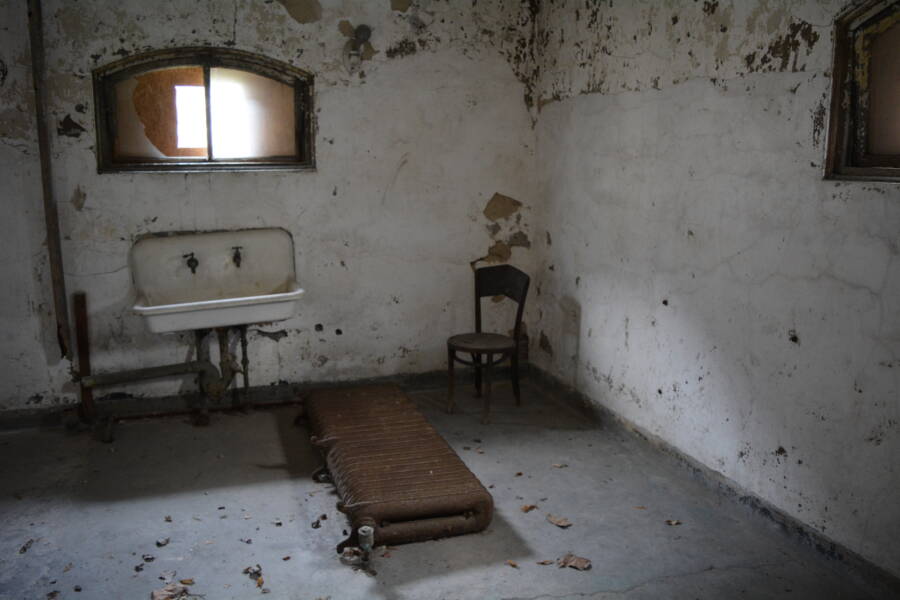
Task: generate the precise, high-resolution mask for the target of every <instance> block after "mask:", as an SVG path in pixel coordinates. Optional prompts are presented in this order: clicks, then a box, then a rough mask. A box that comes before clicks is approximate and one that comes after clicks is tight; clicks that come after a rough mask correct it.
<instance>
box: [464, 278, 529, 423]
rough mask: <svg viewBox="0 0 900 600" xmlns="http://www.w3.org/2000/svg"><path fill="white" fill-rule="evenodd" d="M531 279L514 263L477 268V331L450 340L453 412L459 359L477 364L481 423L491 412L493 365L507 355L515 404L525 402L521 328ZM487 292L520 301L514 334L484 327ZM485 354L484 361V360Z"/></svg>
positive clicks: (475, 366)
mask: <svg viewBox="0 0 900 600" xmlns="http://www.w3.org/2000/svg"><path fill="white" fill-rule="evenodd" d="M530 282H531V278H530V277H529V276H528V275H526V274H525V273H523V272H522V271H520V270H519V269H517V268H515V267H513V266H511V265H500V266H497V267H483V268H481V269H476V270H475V332H474V333H463V334H460V335H454V336H453V337H451V338H450V339H448V340H447V374H448V376H449V383H448V390H447V396H448V400H447V412H449V413H452V412H453V393H454V380H453V365H454V363H457V362H458V363H462V364H464V365H469V366H471V367H474V368H475V395H476V396H483V397H484V413H483V415H482V418H481V422H482V423H487V422H488V421H489V420H490V416H491V368H492V367H494V366H496V365H498V364H499V363H501V362H503V361H504V360H506V359H507V358H509V359H510V367H511V371H512V386H513V394H514V395H515V397H516V405H519V404H521V403H522V397H521V394H520V391H519V330H520V327H521V325H522V312H523V310H524V309H525V296H527V295H528V284H529V283H530ZM485 296H506V297H507V298H509V299H510V300H512V301H513V302H516V303H517V304H518V307H517V309H516V322H515V326H514V327H513V336H512V337H509V336H508V335H502V334H499V333H483V332H482V331H481V299H482V298H484V297H485ZM457 352H461V353H465V354H469V355H470V356H471V358H472V360H471V361H467V360H464V359H462V358H460V357H458V356H457V355H456V353H457ZM495 356H496V358H495ZM482 357H483V358H484V362H482ZM482 388H483V390H482ZM482 391H483V393H482Z"/></svg>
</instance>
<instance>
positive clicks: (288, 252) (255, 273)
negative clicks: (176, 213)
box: [129, 228, 296, 305]
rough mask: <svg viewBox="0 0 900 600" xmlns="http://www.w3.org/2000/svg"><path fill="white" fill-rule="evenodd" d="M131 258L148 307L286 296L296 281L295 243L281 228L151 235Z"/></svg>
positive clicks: (139, 243) (138, 288)
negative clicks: (262, 295) (264, 295)
mask: <svg viewBox="0 0 900 600" xmlns="http://www.w3.org/2000/svg"><path fill="white" fill-rule="evenodd" d="M236 252H238V253H239V254H238V255H236ZM129 258H130V260H129V263H130V267H131V275H132V280H133V281H134V286H135V290H136V291H137V295H138V297H141V298H144V300H145V302H146V303H147V304H149V305H159V304H175V303H181V302H197V301H201V300H217V299H223V298H234V297H243V296H258V295H261V294H272V293H279V292H285V291H287V290H288V288H289V287H290V285H291V284H292V283H293V282H294V280H295V279H296V274H295V270H294V243H293V239H292V238H291V235H290V234H289V233H288V232H287V231H285V230H284V229H280V228H266V229H241V230H235V231H210V232H189V233H187V232H185V233H182V232H173V233H164V234H152V235H149V236H146V237H143V238H141V239H140V240H138V241H137V242H135V244H134V246H132V248H131V255H130V257H129ZM191 258H193V259H194V260H193V261H191ZM189 261H190V262H189ZM194 261H196V262H194ZM191 267H193V268H194V269H193V271H192V268H191Z"/></svg>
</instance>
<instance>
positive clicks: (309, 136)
mask: <svg viewBox="0 0 900 600" xmlns="http://www.w3.org/2000/svg"><path fill="white" fill-rule="evenodd" d="M180 66H198V67H201V68H202V69H203V82H204V88H205V94H206V107H207V111H206V113H207V114H206V127H207V147H208V148H209V150H210V155H212V153H213V152H214V149H213V147H212V129H211V126H210V125H211V123H210V121H211V118H212V117H211V112H212V111H210V110H209V93H210V92H209V90H210V85H209V71H210V69H211V68H216V67H224V68H228V69H236V70H240V71H246V72H249V73H253V74H256V75H262V76H264V77H268V78H271V79H274V80H276V81H279V82H281V83H284V84H286V85H290V86H291V87H292V88H293V90H294V123H295V128H296V129H295V140H296V144H297V148H296V150H297V154H296V157H291V158H290V159H277V158H273V157H264V158H246V159H234V158H228V159H215V158H207V159H205V160H197V159H194V160H189V161H188V160H179V159H178V157H173V158H168V159H152V160H129V161H122V160H119V161H116V160H115V158H114V156H113V146H114V140H115V134H116V129H115V127H116V113H115V111H116V102H115V88H116V84H117V83H118V82H119V81H122V80H123V79H127V78H129V77H132V76H134V75H136V74H139V73H142V72H146V71H151V70H154V69H164V68H169V67H180ZM93 83H94V116H95V123H96V133H97V150H96V154H97V172H98V173H123V172H125V173H133V172H179V173H181V172H209V171H270V170H293V171H305V170H314V169H315V152H314V149H315V124H314V119H313V104H312V99H313V76H312V74H311V73H309V72H307V71H304V70H302V69H298V68H296V67H294V66H291V65H289V64H287V63H283V62H280V61H276V60H273V59H270V58H267V57H265V56H261V55H258V54H253V53H250V52H244V51H242V50H233V49H231V48H216V47H206V46H203V47H183V48H170V49H165V50H155V51H151V52H146V53H142V54H139V55H135V56H130V57H128V58H125V59H123V60H119V61H115V62H112V63H109V64H107V65H104V66H102V67H99V68H97V69H94V71H93Z"/></svg>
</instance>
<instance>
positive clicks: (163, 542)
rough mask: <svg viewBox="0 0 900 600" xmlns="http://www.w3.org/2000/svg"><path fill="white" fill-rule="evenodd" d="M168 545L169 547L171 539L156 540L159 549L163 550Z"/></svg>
mask: <svg viewBox="0 0 900 600" xmlns="http://www.w3.org/2000/svg"><path fill="white" fill-rule="evenodd" d="M168 545H169V538H159V539H158V540H156V547H157V548H162V547H163V546H168Z"/></svg>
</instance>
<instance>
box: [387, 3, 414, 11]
mask: <svg viewBox="0 0 900 600" xmlns="http://www.w3.org/2000/svg"><path fill="white" fill-rule="evenodd" d="M410 4H412V0H391V10H393V11H396V12H406V11H407V10H409V6H410Z"/></svg>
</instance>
